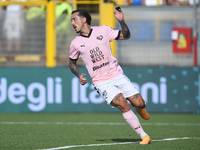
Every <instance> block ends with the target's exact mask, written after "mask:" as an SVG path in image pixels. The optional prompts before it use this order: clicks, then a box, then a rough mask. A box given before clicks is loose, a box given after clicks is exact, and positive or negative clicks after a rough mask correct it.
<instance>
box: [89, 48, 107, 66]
mask: <svg viewBox="0 0 200 150" xmlns="http://www.w3.org/2000/svg"><path fill="white" fill-rule="evenodd" d="M90 57H91V58H92V60H91V61H92V62H93V63H96V62H98V61H101V60H103V59H104V54H103V52H102V51H100V49H99V47H96V48H94V49H92V50H90Z"/></svg>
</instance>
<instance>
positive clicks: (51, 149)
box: [38, 137, 200, 150]
mask: <svg viewBox="0 0 200 150" xmlns="http://www.w3.org/2000/svg"><path fill="white" fill-rule="evenodd" d="M186 139H198V140H199V139H200V137H182V138H166V139H160V140H152V142H159V141H174V140H186ZM139 142H140V141H136V142H122V143H103V144H88V145H70V146H63V147H55V148H48V149H38V150H60V149H69V148H74V147H90V146H108V145H122V144H132V143H139Z"/></svg>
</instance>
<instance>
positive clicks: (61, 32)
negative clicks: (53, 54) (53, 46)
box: [55, 0, 72, 50]
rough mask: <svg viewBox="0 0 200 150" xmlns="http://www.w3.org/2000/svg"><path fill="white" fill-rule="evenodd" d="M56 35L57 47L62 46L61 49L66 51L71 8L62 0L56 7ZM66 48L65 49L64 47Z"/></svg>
mask: <svg viewBox="0 0 200 150" xmlns="http://www.w3.org/2000/svg"><path fill="white" fill-rule="evenodd" d="M55 13H56V14H55V15H56V34H57V36H56V37H57V43H58V44H57V46H58V45H63V46H64V47H62V48H61V49H62V50H64V49H66V47H67V46H66V44H67V42H66V41H68V40H67V39H70V38H71V37H70V34H69V32H70V31H69V29H70V27H71V13H72V6H71V5H70V4H69V3H66V2H65V0H63V2H62V3H60V4H57V5H56V12H55ZM69 25H70V26H69ZM62 43H63V44H62ZM65 46H66V47H65Z"/></svg>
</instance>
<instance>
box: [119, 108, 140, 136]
mask: <svg viewBox="0 0 200 150" xmlns="http://www.w3.org/2000/svg"><path fill="white" fill-rule="evenodd" d="M122 115H123V117H124V119H125V120H126V122H127V123H128V124H129V126H130V127H131V128H132V129H133V130H134V131H135V132H136V133H137V134H140V133H142V132H144V130H143V129H142V126H141V125H140V122H139V120H138V118H137V116H136V115H135V114H134V112H133V111H132V110H129V111H128V112H125V113H122Z"/></svg>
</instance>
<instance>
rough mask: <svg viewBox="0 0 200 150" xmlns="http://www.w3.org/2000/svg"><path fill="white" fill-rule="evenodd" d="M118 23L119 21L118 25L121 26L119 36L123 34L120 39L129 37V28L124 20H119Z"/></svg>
mask: <svg viewBox="0 0 200 150" xmlns="http://www.w3.org/2000/svg"><path fill="white" fill-rule="evenodd" d="M119 23H120V26H121V36H123V37H122V39H129V38H130V31H129V28H128V26H127V25H126V23H125V21H124V20H123V21H119ZM121 36H120V37H121Z"/></svg>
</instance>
